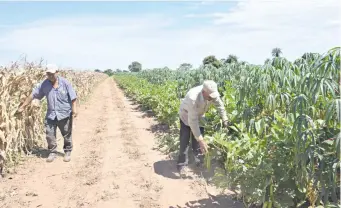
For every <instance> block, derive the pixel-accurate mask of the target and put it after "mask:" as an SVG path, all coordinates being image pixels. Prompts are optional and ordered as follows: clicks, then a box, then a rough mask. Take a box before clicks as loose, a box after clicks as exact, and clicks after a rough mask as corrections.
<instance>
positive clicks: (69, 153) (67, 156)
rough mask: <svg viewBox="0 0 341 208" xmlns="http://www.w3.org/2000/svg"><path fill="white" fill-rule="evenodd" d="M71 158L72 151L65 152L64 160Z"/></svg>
mask: <svg viewBox="0 0 341 208" xmlns="http://www.w3.org/2000/svg"><path fill="white" fill-rule="evenodd" d="M70 160H71V152H65V155H64V162H70Z"/></svg>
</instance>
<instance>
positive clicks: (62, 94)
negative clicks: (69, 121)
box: [32, 76, 77, 120]
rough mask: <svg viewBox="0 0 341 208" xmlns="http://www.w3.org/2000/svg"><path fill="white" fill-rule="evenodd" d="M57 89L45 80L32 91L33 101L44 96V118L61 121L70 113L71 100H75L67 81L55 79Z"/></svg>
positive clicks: (61, 78) (75, 96)
mask: <svg viewBox="0 0 341 208" xmlns="http://www.w3.org/2000/svg"><path fill="white" fill-rule="evenodd" d="M57 79H58V88H56V89H55V88H53V85H52V83H51V81H50V80H48V79H46V80H44V81H43V82H42V83H40V84H39V85H38V87H37V88H35V89H34V91H33V93H32V95H33V99H38V100H41V99H43V97H45V96H46V100H47V112H46V118H48V119H51V120H54V119H55V118H57V120H61V119H64V118H67V117H69V116H70V115H71V112H72V102H71V101H72V100H74V99H76V98H77V95H76V92H75V91H74V90H73V88H72V86H71V84H70V83H69V81H67V80H66V79H65V78H63V77H59V76H58V77H57Z"/></svg>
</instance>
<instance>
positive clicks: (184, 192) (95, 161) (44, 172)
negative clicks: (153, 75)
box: [0, 78, 242, 208]
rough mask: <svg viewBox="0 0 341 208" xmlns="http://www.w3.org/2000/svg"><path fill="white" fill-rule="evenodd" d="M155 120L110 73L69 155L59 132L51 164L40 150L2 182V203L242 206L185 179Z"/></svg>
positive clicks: (85, 110) (86, 108) (82, 118)
mask: <svg viewBox="0 0 341 208" xmlns="http://www.w3.org/2000/svg"><path fill="white" fill-rule="evenodd" d="M153 125H156V122H155V121H154V120H153V118H145V117H144V116H143V113H142V112H139V111H137V110H136V106H134V105H133V104H132V103H131V102H130V101H129V100H128V99H126V98H125V97H124V94H123V92H122V91H121V90H120V89H119V88H118V87H117V85H116V83H115V82H114V80H113V79H111V78H108V79H107V80H105V81H104V82H103V83H101V84H100V85H99V86H98V87H97V88H96V89H95V90H94V93H93V95H92V97H91V99H90V100H89V101H88V102H87V103H86V104H84V105H82V106H81V107H80V108H79V115H78V117H77V119H76V128H75V130H74V131H73V141H74V150H73V152H72V160H71V162H69V163H65V162H63V160H62V156H63V151H62V146H63V142H62V138H61V136H60V135H59V137H58V139H59V141H58V145H59V147H58V149H59V151H60V152H61V154H60V156H61V157H58V158H57V160H56V161H54V162H53V163H46V162H45V158H46V157H47V154H46V151H44V150H41V151H37V152H35V153H34V154H33V155H32V156H30V157H28V159H27V160H26V161H25V162H24V163H23V164H21V165H20V166H18V168H17V170H16V173H15V174H11V175H7V176H6V177H5V178H4V179H3V180H2V181H0V207H1V208H5V207H6V208H19V207H25V208H28V207H44V208H45V207H46V208H59V207H60V208H66V207H70V208H71V207H72V208H73V207H77V208H78V207H87V208H88V207H89V208H90V207H101V208H102V207H103V208H104V207H122V208H134V207H140V208H142V207H145V208H147V207H150V208H156V207H157V208H159V207H160V208H164V207H165V208H170V207H242V206H241V204H240V203H237V202H233V201H232V200H231V199H229V197H227V196H220V195H216V196H214V194H213V196H210V197H209V196H208V193H207V188H205V185H204V183H203V180H201V179H199V178H198V177H196V176H195V175H194V174H193V179H185V180H184V179H179V178H178V176H177V174H176V168H175V162H174V161H173V160H170V159H169V157H168V156H166V155H162V154H161V153H159V152H158V151H156V150H153V147H155V139H154V138H155V135H153V133H152V132H151V128H152V126H153ZM210 190H213V191H212V192H210V193H211V194H212V193H214V192H215V193H216V194H218V192H216V191H215V190H214V189H213V188H210Z"/></svg>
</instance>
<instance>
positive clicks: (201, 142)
mask: <svg viewBox="0 0 341 208" xmlns="http://www.w3.org/2000/svg"><path fill="white" fill-rule="evenodd" d="M198 142H199V145H200V149H201V152H202V153H203V154H206V153H207V152H208V146H207V144H206V142H205V141H204V140H199V141H198Z"/></svg>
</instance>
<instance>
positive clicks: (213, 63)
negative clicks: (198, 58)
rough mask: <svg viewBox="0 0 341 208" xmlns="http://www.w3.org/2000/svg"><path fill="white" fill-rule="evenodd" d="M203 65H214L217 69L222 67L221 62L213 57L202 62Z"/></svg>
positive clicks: (208, 57)
mask: <svg viewBox="0 0 341 208" xmlns="http://www.w3.org/2000/svg"><path fill="white" fill-rule="evenodd" d="M202 63H203V64H204V65H208V64H212V65H213V66H214V67H216V68H219V67H221V65H222V64H221V63H220V61H219V60H218V59H217V58H216V57H215V56H213V55H210V56H207V57H205V58H204V60H203V61H202Z"/></svg>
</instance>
